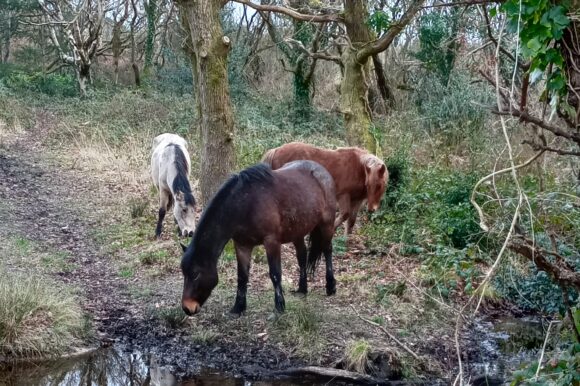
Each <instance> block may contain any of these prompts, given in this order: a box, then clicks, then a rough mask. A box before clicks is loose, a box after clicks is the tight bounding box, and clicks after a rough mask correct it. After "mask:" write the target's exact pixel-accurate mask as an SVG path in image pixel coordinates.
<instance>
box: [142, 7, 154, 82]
mask: <svg viewBox="0 0 580 386" xmlns="http://www.w3.org/2000/svg"><path fill="white" fill-rule="evenodd" d="M146 12H147V40H145V65H144V66H143V75H144V76H145V77H146V78H147V77H149V76H150V75H151V72H152V67H153V51H154V50H155V27H156V26H155V19H156V17H157V0H149V3H148V4H147V8H146Z"/></svg>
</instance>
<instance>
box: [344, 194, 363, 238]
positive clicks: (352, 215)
mask: <svg viewBox="0 0 580 386" xmlns="http://www.w3.org/2000/svg"><path fill="white" fill-rule="evenodd" d="M362 203H363V202H362V200H361V201H351V202H350V210H349V214H348V221H347V223H346V228H345V230H344V235H345V236H348V235H349V234H351V233H352V230H353V228H354V224H355V223H356V217H357V215H358V211H359V210H360V207H361V205H362Z"/></svg>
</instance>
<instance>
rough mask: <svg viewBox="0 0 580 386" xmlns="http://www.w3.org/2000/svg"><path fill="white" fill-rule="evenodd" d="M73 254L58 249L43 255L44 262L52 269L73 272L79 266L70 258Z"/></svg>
mask: <svg viewBox="0 0 580 386" xmlns="http://www.w3.org/2000/svg"><path fill="white" fill-rule="evenodd" d="M71 259H72V256H71V254H70V252H68V251H56V252H54V253H49V254H47V255H44V256H42V258H41V261H42V263H43V264H44V265H45V266H46V267H48V268H49V269H51V270H54V271H60V272H72V271H74V270H75V268H76V267H77V265H76V264H74V263H72V262H71V261H70V260H71Z"/></svg>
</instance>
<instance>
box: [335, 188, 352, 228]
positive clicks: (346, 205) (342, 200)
mask: <svg viewBox="0 0 580 386" xmlns="http://www.w3.org/2000/svg"><path fill="white" fill-rule="evenodd" d="M336 203H337V205H338V217H337V218H336V220H335V222H334V230H335V231H336V228H338V227H339V226H340V224H342V223H343V222H345V221H346V220H347V219H348V217H349V215H350V196H349V195H347V194H345V195H342V196H339V197H337V202H336Z"/></svg>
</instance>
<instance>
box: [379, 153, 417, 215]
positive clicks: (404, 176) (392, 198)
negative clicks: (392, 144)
mask: <svg viewBox="0 0 580 386" xmlns="http://www.w3.org/2000/svg"><path fill="white" fill-rule="evenodd" d="M385 165H386V167H387V170H388V171H389V183H388V185H387V190H386V192H385V195H384V197H383V203H382V204H383V205H385V206H386V207H392V206H393V205H394V204H395V203H396V201H397V198H398V196H399V194H401V192H402V191H403V189H405V187H406V186H407V184H408V183H409V177H410V176H409V173H410V170H409V169H410V166H411V161H410V157H409V154H408V151H407V149H405V148H404V147H399V148H397V150H395V151H394V152H393V154H392V155H391V156H390V157H389V158H387V159H386V160H385Z"/></svg>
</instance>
